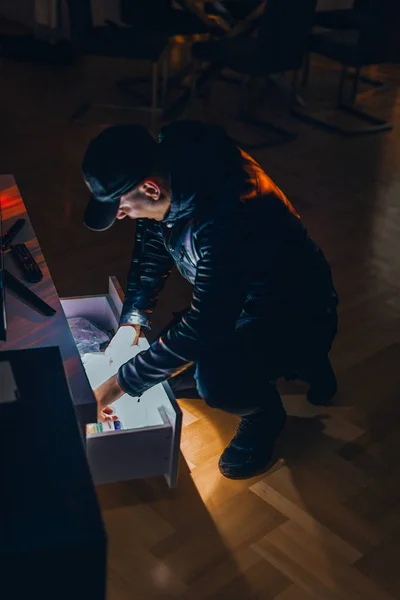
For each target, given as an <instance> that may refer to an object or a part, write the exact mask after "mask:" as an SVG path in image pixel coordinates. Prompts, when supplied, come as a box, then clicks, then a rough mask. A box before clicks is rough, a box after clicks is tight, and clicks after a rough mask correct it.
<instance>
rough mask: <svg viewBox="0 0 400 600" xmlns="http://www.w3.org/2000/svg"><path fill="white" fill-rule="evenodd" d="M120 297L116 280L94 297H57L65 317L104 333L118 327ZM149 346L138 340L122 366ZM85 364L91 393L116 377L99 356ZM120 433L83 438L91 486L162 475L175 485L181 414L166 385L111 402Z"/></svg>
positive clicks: (105, 433)
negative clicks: (87, 322)
mask: <svg viewBox="0 0 400 600" xmlns="http://www.w3.org/2000/svg"><path fill="white" fill-rule="evenodd" d="M122 301H123V293H122V290H121V288H120V286H119V284H118V282H117V280H116V279H115V278H114V277H111V278H110V279H109V292H108V294H102V295H98V296H83V297H77V298H64V299H61V305H62V307H63V310H64V313H65V316H66V317H67V318H68V319H69V318H71V317H85V318H87V319H90V320H91V321H93V322H94V323H96V324H97V325H98V326H99V327H100V328H102V329H104V330H105V331H110V330H114V331H116V330H117V328H118V320H119V315H120V313H121V309H122ZM148 347H149V344H148V342H147V340H146V339H145V338H144V337H141V338H140V340H139V344H138V346H135V347H133V348H132V349H131V350H130V351H129V353H128V354H127V355H126V356H123V360H122V362H126V361H128V360H129V359H130V358H132V357H133V356H135V354H137V353H138V352H141V351H143V350H146V348H148ZM82 362H83V366H84V368H85V371H86V375H87V377H88V380H89V383H90V385H91V386H92V388H93V389H95V388H96V387H98V386H99V385H100V384H101V383H103V382H104V381H106V380H107V379H108V378H109V377H111V376H112V375H113V374H115V373H116V372H117V370H118V368H119V364H117V363H115V364H114V363H113V365H111V366H110V365H108V363H107V361H106V359H105V358H104V356H103V355H101V354H99V355H87V356H86V357H84V360H83V361H82ZM113 408H114V409H115V413H116V414H117V416H118V417H119V420H120V422H121V429H118V430H109V431H105V430H104V429H106V428H105V427H104V428H103V431H102V432H100V431H96V428H90V431H92V433H87V435H86V445H87V456H88V461H89V466H90V469H91V472H92V477H93V480H94V483H95V484H100V483H111V482H116V481H124V480H128V479H135V478H143V477H153V476H157V475H164V476H165V477H166V479H167V482H168V485H169V486H170V487H175V485H176V482H177V474H178V461H179V446H180V436H181V422H182V413H181V411H180V408H179V406H178V404H177V402H176V400H175V398H174V396H173V394H172V391H171V388H170V387H169V385H168V384H167V383H163V384H158V385H156V386H154V387H153V388H151V389H150V390H148V391H147V392H145V393H144V394H143V396H142V397H141V399H140V401H139V402H138V399H137V398H132V397H131V396H128V395H127V394H125V395H124V396H122V397H121V398H120V399H119V400H117V401H116V402H115V403H114V404H113Z"/></svg>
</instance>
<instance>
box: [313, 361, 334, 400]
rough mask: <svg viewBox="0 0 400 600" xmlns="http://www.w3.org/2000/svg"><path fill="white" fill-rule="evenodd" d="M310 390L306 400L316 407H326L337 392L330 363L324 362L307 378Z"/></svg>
mask: <svg viewBox="0 0 400 600" xmlns="http://www.w3.org/2000/svg"><path fill="white" fill-rule="evenodd" d="M308 381H309V383H310V389H309V391H308V394H307V400H308V401H309V402H310V404H314V405H316V406H327V405H328V404H330V403H331V400H332V398H333V397H334V396H335V395H336V392H337V381H336V376H335V373H334V372H333V369H332V365H331V361H330V360H329V358H328V357H327V358H326V360H324V361H323V362H321V363H320V364H319V365H318V366H316V367H315V368H314V369H313V371H312V373H311V374H310V375H309V377H308Z"/></svg>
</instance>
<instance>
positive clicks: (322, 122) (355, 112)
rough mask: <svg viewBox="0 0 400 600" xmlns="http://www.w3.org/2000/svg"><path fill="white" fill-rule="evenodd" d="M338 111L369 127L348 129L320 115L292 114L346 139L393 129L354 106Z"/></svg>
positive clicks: (294, 110)
mask: <svg viewBox="0 0 400 600" xmlns="http://www.w3.org/2000/svg"><path fill="white" fill-rule="evenodd" d="M337 110H340V111H342V112H346V113H347V114H350V115H351V116H353V117H355V118H356V119H358V120H360V121H363V122H365V123H367V124H369V127H361V128H354V129H347V128H346V127H342V126H341V125H338V124H337V123H332V122H330V121H328V120H326V119H323V118H322V117H319V116H318V113H307V112H305V111H302V110H298V109H293V110H292V114H293V116H294V117H296V118H297V119H300V120H301V121H304V122H305V123H310V124H311V125H316V126H317V127H321V128H322V129H325V130H327V131H331V132H333V133H338V134H340V135H343V136H345V137H356V136H360V135H371V134H374V133H383V132H384V131H390V130H391V129H393V124H392V123H389V122H387V121H385V120H384V119H380V118H379V117H375V116H373V115H371V114H369V113H367V112H365V111H363V110H361V109H359V108H356V107H354V106H347V105H345V104H343V105H341V106H338V107H337Z"/></svg>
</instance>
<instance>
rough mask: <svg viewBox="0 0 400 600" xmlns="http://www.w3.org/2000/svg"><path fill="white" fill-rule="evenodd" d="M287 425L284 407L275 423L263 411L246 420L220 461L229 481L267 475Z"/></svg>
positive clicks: (269, 414)
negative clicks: (281, 434)
mask: <svg viewBox="0 0 400 600" xmlns="http://www.w3.org/2000/svg"><path fill="white" fill-rule="evenodd" d="M285 423H286V413H285V411H284V409H283V407H282V410H281V411H280V414H279V417H278V418H276V419H275V420H274V422H273V423H271V412H270V411H265V412H263V411H260V412H258V413H256V414H254V415H249V416H246V417H242V420H241V421H240V423H239V427H238V429H237V432H236V435H235V436H234V438H233V439H232V441H231V443H230V444H229V446H228V447H227V448H225V450H224V451H223V453H222V455H221V458H220V459H219V463H218V466H219V470H220V471H221V473H222V475H224V476H225V477H228V479H248V478H250V477H254V476H255V475H259V474H260V473H263V472H264V471H267V469H268V467H269V466H270V464H271V461H272V459H273V454H274V445H275V441H276V440H277V438H278V436H279V434H280V433H281V431H282V429H283V428H284V426H285Z"/></svg>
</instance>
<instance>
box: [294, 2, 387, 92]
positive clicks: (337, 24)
mask: <svg viewBox="0 0 400 600" xmlns="http://www.w3.org/2000/svg"><path fill="white" fill-rule="evenodd" d="M370 8H371V0H354V2H353V6H352V7H351V8H347V9H336V10H324V11H317V12H316V13H315V19H314V25H315V26H318V27H323V28H324V29H334V30H339V31H343V30H349V29H355V30H357V31H360V29H361V27H362V24H363V21H364V20H365V19H366V18H367V17H368V12H369V10H370ZM309 72H310V54H309V53H307V55H306V63H305V68H304V71H303V80H302V83H303V84H306V83H307V82H308V78H309ZM360 82H362V83H366V84H368V85H370V86H372V88H371V90H370V92H371V93H373V92H374V90H375V91H382V90H383V89H386V88H388V87H389V86H388V85H387V84H386V83H384V82H382V81H380V80H377V79H372V78H371V77H368V76H367V75H365V73H362V74H361V75H360ZM365 95H366V94H365V93H363V97H365Z"/></svg>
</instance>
